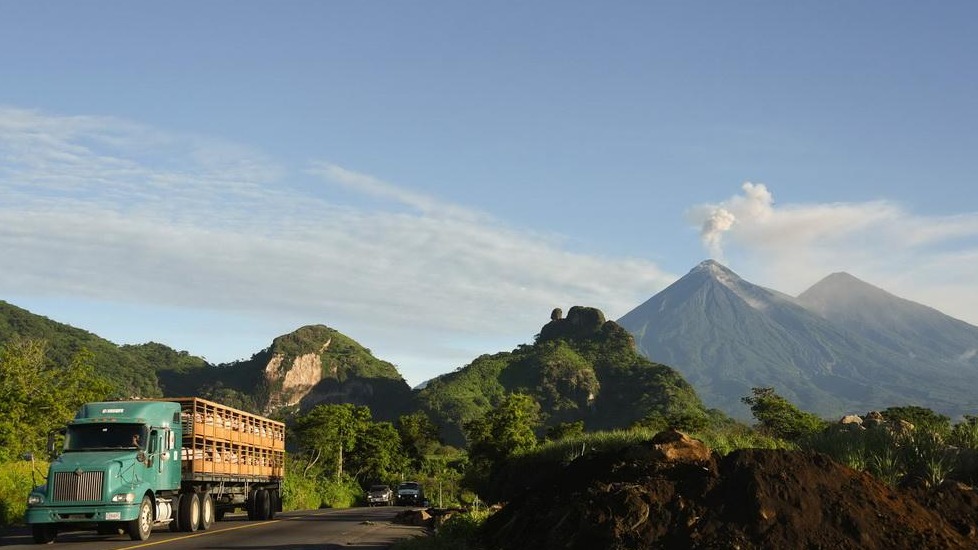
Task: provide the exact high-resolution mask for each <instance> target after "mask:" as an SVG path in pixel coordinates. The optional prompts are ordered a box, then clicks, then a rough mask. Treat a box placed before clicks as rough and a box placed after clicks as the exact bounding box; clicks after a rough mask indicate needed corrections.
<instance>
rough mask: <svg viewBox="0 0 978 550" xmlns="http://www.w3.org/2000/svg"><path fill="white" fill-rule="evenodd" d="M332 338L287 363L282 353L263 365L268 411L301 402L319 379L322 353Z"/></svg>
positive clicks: (320, 376)
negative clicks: (316, 349) (268, 388)
mask: <svg viewBox="0 0 978 550" xmlns="http://www.w3.org/2000/svg"><path fill="white" fill-rule="evenodd" d="M331 342H332V339H330V340H327V341H326V343H325V344H323V347H322V348H320V349H319V351H318V352H316V353H307V354H304V355H299V356H297V357H294V358H293V359H292V360H291V361H288V357H287V356H286V355H285V354H284V353H276V354H274V355H272V358H271V359H270V360H269V361H268V364H267V365H266V366H265V380H266V382H268V386H269V387H270V388H280V389H278V391H273V392H272V393H271V395H269V398H268V408H269V409H276V408H278V407H287V406H291V405H296V404H298V403H299V402H300V401H302V400H303V399H304V398H305V397H306V396H307V395H308V394H309V392H310V391H312V389H313V388H314V387H315V386H316V384H319V382H320V381H321V380H322V379H323V360H322V354H323V353H324V352H325V351H326V350H327V349H329V345H330V343H331Z"/></svg>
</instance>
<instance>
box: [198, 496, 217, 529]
mask: <svg viewBox="0 0 978 550" xmlns="http://www.w3.org/2000/svg"><path fill="white" fill-rule="evenodd" d="M211 525H214V498H213V497H212V496H211V494H210V493H208V492H204V494H203V495H202V496H201V500H200V530H201V531H206V530H208V529H210V528H211Z"/></svg>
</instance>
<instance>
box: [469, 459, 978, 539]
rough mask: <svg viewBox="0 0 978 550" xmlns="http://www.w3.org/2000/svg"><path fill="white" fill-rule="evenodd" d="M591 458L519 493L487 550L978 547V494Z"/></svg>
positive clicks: (843, 477) (760, 463)
mask: <svg viewBox="0 0 978 550" xmlns="http://www.w3.org/2000/svg"><path fill="white" fill-rule="evenodd" d="M655 456H656V455H655V454H654V453H652V452H650V449H649V447H644V448H643V447H636V448H634V449H631V450H629V451H627V452H616V453H614V454H597V455H586V456H584V457H581V458H579V459H577V460H575V461H573V462H572V463H571V464H570V465H568V466H567V467H566V468H564V469H563V470H561V471H560V472H557V473H553V472H552V473H551V474H552V475H548V476H547V477H545V478H541V479H540V480H539V483H536V484H534V485H531V486H529V487H527V488H526V489H525V490H524V491H521V492H520V493H518V494H517V495H515V496H514V497H513V498H512V499H511V500H510V502H509V503H508V504H506V505H505V506H504V507H503V508H502V510H500V511H499V512H498V513H496V514H494V515H493V516H492V517H491V518H489V520H488V521H487V522H486V524H485V528H484V531H483V533H484V534H485V536H486V538H487V544H488V545H489V546H490V547H492V548H499V549H501V550H518V549H519V550H522V549H526V548H535V549H557V548H560V549H581V550H585V549H586V550H594V549H619V548H664V549H665V548H668V549H670V550H671V549H679V548H691V549H742V550H747V549H769V548H770V549H788V548H790V549H811V550H815V549H862V550H873V549H879V550H884V549H885V550H892V549H901V548H907V549H911V548H912V549H923V548H934V549H938V548H940V549H947V548H950V549H954V548H978V523H976V522H978V494H976V492H975V491H974V489H972V488H971V487H968V486H965V485H961V484H958V483H946V484H944V485H942V486H940V487H938V488H936V489H928V488H921V487H917V488H907V489H891V488H890V487H888V486H886V485H884V484H883V483H881V482H880V481H878V480H876V479H875V478H873V477H872V476H870V475H869V474H867V473H863V472H857V471H854V470H852V469H850V468H847V467H845V466H843V465H841V464H838V463H836V462H834V461H832V460H831V459H830V458H828V457H827V456H825V455H820V454H814V453H807V452H801V451H783V450H760V449H748V450H740V451H735V452H733V453H730V454H728V455H727V456H725V457H722V458H721V457H719V456H718V455H716V454H712V455H710V458H708V459H707V460H701V461H680V462H671V463H667V462H662V461H661V460H658V459H656V458H655Z"/></svg>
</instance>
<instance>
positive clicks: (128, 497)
mask: <svg viewBox="0 0 978 550" xmlns="http://www.w3.org/2000/svg"><path fill="white" fill-rule="evenodd" d="M134 500H136V495H134V494H132V493H119V494H117V495H112V502H125V503H127V504H132V502H133V501H134Z"/></svg>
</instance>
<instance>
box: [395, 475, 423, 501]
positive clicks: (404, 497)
mask: <svg viewBox="0 0 978 550" xmlns="http://www.w3.org/2000/svg"><path fill="white" fill-rule="evenodd" d="M395 498H396V499H397V504H398V506H422V505H424V501H425V500H424V490H423V489H422V488H421V485H420V484H419V483H417V482H414V481H405V482H404V483H401V484H400V485H398V486H397V495H396V496H395Z"/></svg>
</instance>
